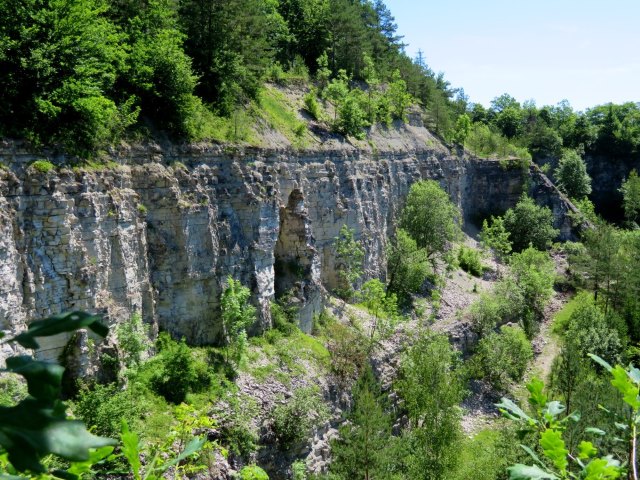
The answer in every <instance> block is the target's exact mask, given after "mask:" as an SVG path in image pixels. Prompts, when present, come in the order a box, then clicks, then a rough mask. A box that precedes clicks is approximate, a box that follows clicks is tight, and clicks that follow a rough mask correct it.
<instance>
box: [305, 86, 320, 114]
mask: <svg viewBox="0 0 640 480" xmlns="http://www.w3.org/2000/svg"><path fill="white" fill-rule="evenodd" d="M304 107H305V109H306V110H307V112H309V115H311V117H312V118H313V119H314V120H318V121H319V120H322V107H321V106H320V103H319V102H318V94H317V92H316V90H315V89H312V90H311V91H310V92H309V93H307V94H306V95H305V96H304Z"/></svg>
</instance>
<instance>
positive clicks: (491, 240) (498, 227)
mask: <svg viewBox="0 0 640 480" xmlns="http://www.w3.org/2000/svg"><path fill="white" fill-rule="evenodd" d="M510 236H511V234H510V233H509V232H508V231H507V229H506V228H505V226H504V219H503V218H502V217H493V216H492V217H491V223H489V222H487V220H486V219H485V220H483V221H482V230H481V231H480V242H481V243H482V246H483V247H484V248H488V249H490V250H491V251H493V252H494V254H495V255H496V256H497V257H498V259H499V260H501V261H504V260H505V259H506V258H507V255H509V254H510V253H511V248H512V246H511V241H510V240H509V237H510Z"/></svg>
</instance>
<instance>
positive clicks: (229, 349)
mask: <svg viewBox="0 0 640 480" xmlns="http://www.w3.org/2000/svg"><path fill="white" fill-rule="evenodd" d="M250 298H251V291H250V290H249V289H248V288H247V287H245V286H243V285H242V284H241V283H240V281H239V280H234V279H233V278H232V277H231V276H229V277H228V278H227V287H226V288H225V289H224V291H223V292H222V294H221V295H220V309H221V311H222V330H223V332H224V339H225V342H226V349H225V357H226V360H227V361H229V359H231V360H232V361H233V362H234V363H235V364H236V365H238V364H239V363H240V360H241V359H242V355H243V354H244V351H245V348H246V343H247V331H246V329H247V327H249V326H250V325H251V324H252V323H253V322H255V320H256V308H255V307H254V306H253V305H251V304H250V303H249V300H250Z"/></svg>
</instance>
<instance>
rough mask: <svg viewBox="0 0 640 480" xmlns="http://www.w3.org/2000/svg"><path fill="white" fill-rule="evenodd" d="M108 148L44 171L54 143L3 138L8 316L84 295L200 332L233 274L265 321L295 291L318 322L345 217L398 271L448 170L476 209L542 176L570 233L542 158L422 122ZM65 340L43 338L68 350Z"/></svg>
mask: <svg viewBox="0 0 640 480" xmlns="http://www.w3.org/2000/svg"><path fill="white" fill-rule="evenodd" d="M44 155H46V157H47V158H48V159H49V160H51V161H53V162H54V163H58V164H59V165H63V164H64V162H65V159H64V158H63V157H60V156H56V155H55V154H51V153H49V154H47V152H45V153H44ZM108 157H109V158H108V160H110V161H111V165H112V166H111V167H110V168H105V169H101V170H92V169H71V168H69V167H63V166H61V167H60V168H59V169H57V170H55V171H51V172H48V173H40V172H38V171H37V170H36V169H34V168H32V167H29V165H30V163H31V162H33V161H34V160H36V159H38V158H43V155H42V154H34V153H33V152H32V151H30V150H29V149H28V148H27V147H25V146H24V145H23V144H21V143H19V142H8V141H7V142H4V143H3V144H2V145H1V146H0V162H2V163H3V164H4V165H6V166H8V168H7V169H4V170H2V169H0V279H1V280H2V283H1V284H0V285H1V288H0V328H2V330H5V331H13V330H17V329H21V328H23V327H24V325H25V322H27V321H28V319H31V318H38V317H42V316H45V315H48V314H51V313H58V312H61V311H65V310H70V309H86V310H93V311H99V312H103V313H104V314H105V315H106V318H107V319H108V321H109V322H117V321H119V320H122V319H125V318H128V317H129V316H130V315H131V314H132V313H133V312H136V311H137V312H140V313H141V314H142V316H143V318H144V320H145V321H146V322H148V323H150V324H152V325H154V326H155V327H156V328H157V327H159V328H162V329H166V330H168V331H170V332H172V333H173V334H175V335H177V336H186V337H187V339H188V340H189V341H191V342H193V343H208V342H215V341H216V340H217V339H218V336H219V335H220V322H219V320H218V315H219V313H218V298H219V295H220V292H221V289H222V288H223V284H224V280H225V278H226V277H227V276H228V275H232V276H234V277H235V278H238V279H240V280H241V281H242V282H243V283H245V284H247V285H250V286H251V288H252V290H253V292H254V294H255V299H256V304H257V306H258V308H259V312H260V319H259V322H258V324H257V325H255V329H256V330H259V329H262V328H265V327H267V326H268V325H269V324H270V312H269V302H270V300H272V299H273V297H274V295H276V294H280V293H282V292H285V291H292V292H293V294H294V297H295V298H297V301H298V302H299V305H300V307H301V309H300V322H301V327H302V328H303V330H307V331H308V330H309V329H310V328H311V322H312V317H313V314H314V313H315V312H317V311H318V310H319V309H320V308H321V305H322V296H323V292H324V291H326V290H327V289H328V290H330V289H332V288H333V287H334V286H335V282H336V275H335V264H334V263H335V260H334V248H333V242H334V238H335V237H336V236H337V235H338V231H339V229H340V227H341V226H342V225H343V224H346V225H348V226H349V227H350V228H353V229H355V231H356V234H357V236H358V238H360V239H361V240H362V242H363V244H364V246H365V249H366V258H365V270H366V275H367V276H368V277H371V276H381V277H384V275H385V248H386V241H387V240H386V239H387V237H388V236H389V235H390V234H392V233H393V229H394V222H395V219H396V217H397V213H398V211H399V210H400V208H401V207H402V203H403V199H404V198H405V196H406V193H407V192H408V189H409V187H410V185H411V184H412V183H413V182H415V181H417V180H418V179H421V178H433V179H436V180H438V181H439V182H440V183H441V185H442V186H443V187H444V188H445V189H446V190H447V191H448V192H449V193H450V195H451V197H452V199H453V200H454V201H455V202H456V203H458V204H459V206H460V207H461V208H462V211H463V213H464V217H465V219H466V220H467V221H469V220H473V219H477V218H479V217H480V216H482V215H486V214H487V213H490V212H500V211H503V210H505V209H506V208H508V207H509V206H511V205H513V204H514V203H515V202H516V201H517V199H518V198H519V196H520V194H521V192H522V190H523V188H525V185H528V186H529V187H530V191H531V192H532V193H533V194H534V195H535V196H536V197H538V198H539V199H540V200H541V201H542V202H544V203H546V204H548V205H550V206H551V207H552V208H553V209H554V213H555V214H556V219H557V223H558V225H559V226H561V227H562V235H563V236H564V237H568V236H569V235H570V233H571V232H570V226H569V224H568V223H567V218H566V215H565V213H566V212H567V210H568V209H569V208H571V205H570V204H568V203H567V202H566V201H565V199H563V198H562V197H561V196H559V195H558V193H557V191H556V190H555V188H554V187H553V185H552V184H550V183H547V182H548V181H547V180H546V178H545V177H544V176H543V175H542V174H541V173H539V172H538V171H537V170H535V169H532V171H531V172H527V171H525V172H523V171H522V170H521V169H520V168H511V169H510V168H504V166H501V165H500V164H499V163H498V162H496V161H492V160H481V159H477V158H472V157H470V156H468V155H466V154H465V153H464V152H462V151H458V152H452V151H450V150H449V149H447V148H446V147H445V146H443V145H442V144H441V143H440V142H439V141H438V140H437V139H436V138H435V137H433V136H432V135H431V134H430V133H429V132H428V131H427V130H426V129H424V128H423V127H421V126H420V125H414V126H411V125H407V126H403V127H398V128H393V129H389V130H385V131H381V132H378V133H375V134H373V135H372V136H371V137H370V140H369V142H368V143H364V142H361V143H360V144H356V145H353V144H350V143H347V142H339V141H336V140H335V139H334V140H332V141H327V142H325V143H319V144H318V145H317V146H316V147H314V148H310V149H306V150H292V149H290V148H278V147H272V148H263V149H258V148H240V147H233V148H232V147H229V146H216V145H186V146H185V145H170V144H168V145H163V146H160V145H145V146H138V147H122V148H120V149H114V150H113V151H111V152H109V154H108ZM525 180H528V181H527V182H525ZM65 341H66V339H53V340H52V341H51V342H49V344H48V345H46V346H45V347H44V350H45V351H43V352H41V354H42V355H43V356H45V357H46V356H55V355H57V354H58V353H59V352H60V348H61V347H62V346H63V345H64V343H65Z"/></svg>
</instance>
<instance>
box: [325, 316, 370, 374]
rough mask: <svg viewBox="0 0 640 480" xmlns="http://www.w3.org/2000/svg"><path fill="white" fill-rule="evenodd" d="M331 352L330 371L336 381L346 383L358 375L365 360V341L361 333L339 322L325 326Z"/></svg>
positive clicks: (328, 347)
mask: <svg viewBox="0 0 640 480" xmlns="http://www.w3.org/2000/svg"><path fill="white" fill-rule="evenodd" d="M327 334H328V336H329V341H328V343H327V349H328V350H329V353H330V354H331V373H333V374H334V375H335V376H336V378H337V380H338V383H340V384H342V385H347V384H349V383H350V382H351V381H353V380H355V379H356V378H358V377H359V376H360V373H361V372H362V369H363V368H364V366H365V365H366V362H367V348H366V347H367V342H366V340H365V339H364V337H363V335H362V334H360V333H358V332H357V331H355V330H354V329H352V328H348V327H345V326H344V325H342V324H340V323H333V324H331V325H329V326H328V327H327Z"/></svg>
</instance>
